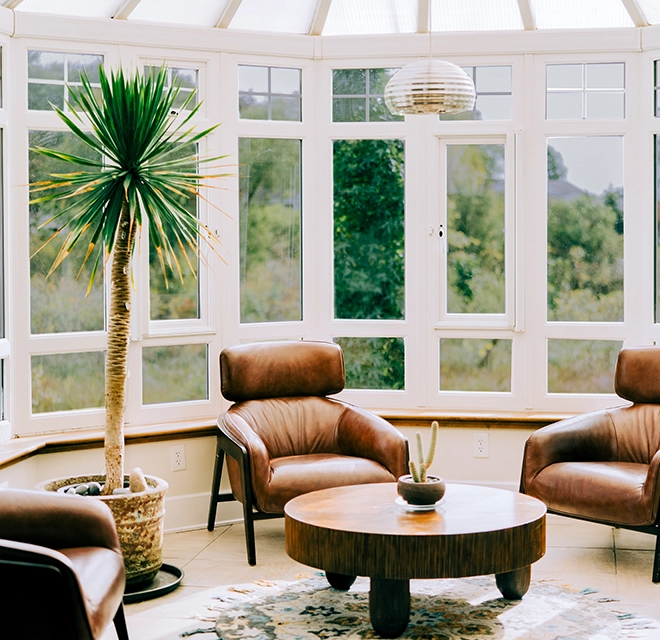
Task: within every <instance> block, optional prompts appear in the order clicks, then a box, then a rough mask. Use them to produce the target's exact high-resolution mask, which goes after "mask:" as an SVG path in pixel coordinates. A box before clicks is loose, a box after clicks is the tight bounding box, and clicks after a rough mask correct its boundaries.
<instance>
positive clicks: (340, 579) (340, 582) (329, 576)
mask: <svg viewBox="0 0 660 640" xmlns="http://www.w3.org/2000/svg"><path fill="white" fill-rule="evenodd" d="M325 577H326V580H327V581H328V582H329V583H330V586H331V587H334V588H335V589H339V591H348V590H349V589H350V588H351V585H352V584H353V583H354V582H355V578H356V576H345V575H344V574H343V573H332V572H331V571H326V572H325Z"/></svg>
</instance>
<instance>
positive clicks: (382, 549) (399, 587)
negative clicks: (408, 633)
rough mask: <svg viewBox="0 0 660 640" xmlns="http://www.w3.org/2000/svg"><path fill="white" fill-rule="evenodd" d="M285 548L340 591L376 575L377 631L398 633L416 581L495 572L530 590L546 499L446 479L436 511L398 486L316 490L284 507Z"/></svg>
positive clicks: (516, 589)
mask: <svg viewBox="0 0 660 640" xmlns="http://www.w3.org/2000/svg"><path fill="white" fill-rule="evenodd" d="M284 513H285V544H286V552H287V553H288V554H289V556H291V557H292V558H293V559H294V560H297V561H298V562H301V563H302V564H306V565H308V566H311V567H316V568H318V569H322V570H323V571H325V573H326V576H327V578H328V582H329V583H330V584H331V585H332V586H333V587H335V588H337V589H344V590H346V589H349V588H350V586H351V585H352V584H353V582H354V581H355V576H368V577H369V578H370V588H369V614H370V617H371V624H372V626H373V628H374V630H375V631H376V632H377V633H378V634H380V635H381V636H384V637H387V638H395V637H397V636H399V635H401V634H402V633H403V631H404V630H405V628H406V627H407V626H408V620H409V618H410V579H411V578H462V577H466V576H479V575H488V574H495V579H496V582H497V586H498V588H499V590H500V592H501V593H502V595H503V596H504V597H505V598H508V599H511V600H518V599H520V598H522V597H523V596H524V595H525V593H526V592H527V589H528V588H529V581H530V577H531V567H530V565H531V564H532V563H533V562H536V561H537V560H538V559H539V558H541V557H543V554H544V553H545V513H546V507H545V505H544V504H543V503H542V502H541V501H539V500H536V499H535V498H531V497H529V496H525V495H522V494H519V493H514V492H511V491H504V490H501V489H491V488H488V487H480V486H473V485H461V484H448V485H447V492H446V494H445V497H444V498H443V500H442V502H441V503H440V504H439V505H438V506H437V507H436V509H435V510H433V511H425V512H413V511H409V510H407V508H406V506H405V505H402V504H399V503H397V493H396V484H394V483H391V484H390V483H384V484H365V485H356V486H349V487H336V488H333V489H324V490H322V491H314V492H312V493H307V494H305V495H302V496H299V497H297V498H294V499H293V500H291V501H289V502H288V503H287V504H286V506H285V508H284Z"/></svg>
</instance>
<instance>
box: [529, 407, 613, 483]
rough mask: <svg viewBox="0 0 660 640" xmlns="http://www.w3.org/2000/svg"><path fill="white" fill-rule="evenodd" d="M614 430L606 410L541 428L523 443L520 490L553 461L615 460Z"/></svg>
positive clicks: (608, 412)
mask: <svg viewBox="0 0 660 640" xmlns="http://www.w3.org/2000/svg"><path fill="white" fill-rule="evenodd" d="M615 452H616V433H615V429H614V424H613V422H612V418H611V416H610V411H609V410H608V409H605V410H602V411H592V412H590V413H585V414H582V415H579V416H575V417H573V418H567V419H566V420H560V421H559V422H555V423H554V424H550V425H548V426H546V427H542V428H541V429H539V430H538V431H536V432H535V433H533V434H532V435H531V436H530V437H529V438H528V439H527V442H526V443H525V450H524V454H523V467H522V474H521V480H520V491H521V492H522V493H525V487H527V486H529V485H530V483H531V482H532V480H533V479H534V478H535V477H536V476H537V475H538V474H539V473H540V472H541V471H542V470H543V469H544V468H545V467H547V466H549V465H551V464H554V463H556V462H589V461H609V460H614V459H615V455H616V454H615Z"/></svg>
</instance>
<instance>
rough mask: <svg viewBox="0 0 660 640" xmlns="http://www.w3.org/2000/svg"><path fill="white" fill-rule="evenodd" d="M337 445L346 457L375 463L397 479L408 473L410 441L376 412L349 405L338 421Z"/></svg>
mask: <svg viewBox="0 0 660 640" xmlns="http://www.w3.org/2000/svg"><path fill="white" fill-rule="evenodd" d="M337 444H338V446H339V451H340V453H342V454H343V455H349V456H357V457H360V458H368V459H370V460H375V461H376V462H378V463H380V464H381V465H383V466H384V467H385V468H386V469H387V470H388V471H389V472H390V473H391V474H392V475H393V476H394V478H398V477H399V476H402V475H404V474H405V473H408V471H407V464H408V460H407V442H406V438H405V437H404V436H403V435H401V433H400V432H399V431H397V429H395V428H394V427H393V426H392V425H391V424H390V423H389V422H387V421H386V420H383V418H381V417H379V416H377V415H374V414H373V413H370V412H368V411H364V410H363V409H360V408H358V407H354V406H352V405H346V408H345V409H344V411H343V412H342V414H341V415H340V417H339V420H338V422H337Z"/></svg>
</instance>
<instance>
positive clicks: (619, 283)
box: [547, 136, 623, 322]
mask: <svg viewBox="0 0 660 640" xmlns="http://www.w3.org/2000/svg"><path fill="white" fill-rule="evenodd" d="M547 156H548V165H547V166H548V181H547V188H548V320H551V321H573V322H621V321H623V138H621V137H619V136H584V137H572V138H549V139H548V149H547Z"/></svg>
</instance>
